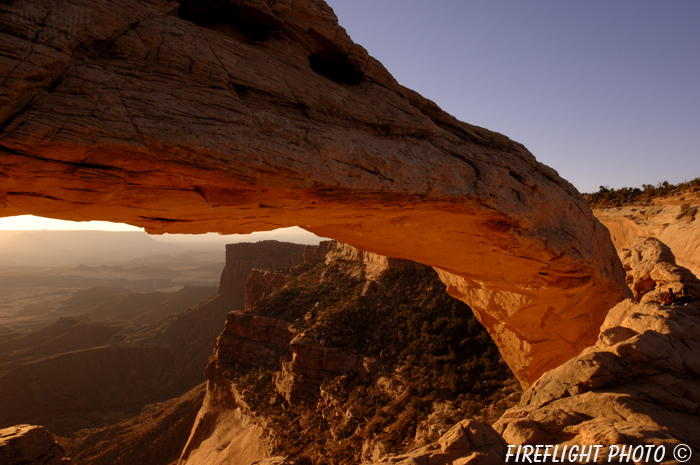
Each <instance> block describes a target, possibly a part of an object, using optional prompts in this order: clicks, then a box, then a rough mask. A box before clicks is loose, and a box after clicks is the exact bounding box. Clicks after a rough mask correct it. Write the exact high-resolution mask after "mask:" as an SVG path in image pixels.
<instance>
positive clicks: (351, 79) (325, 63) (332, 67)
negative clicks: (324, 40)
mask: <svg viewBox="0 0 700 465" xmlns="http://www.w3.org/2000/svg"><path fill="white" fill-rule="evenodd" d="M309 64H310V65H311V69H312V70H314V71H315V72H317V73H318V74H320V75H321V76H324V77H326V78H328V79H330V80H331V81H333V82H337V83H338V84H349V85H353V84H358V83H359V82H360V81H362V78H363V77H364V76H365V74H364V73H363V72H362V71H360V70H358V69H357V68H355V67H354V66H352V65H351V64H349V63H348V61H347V56H346V55H339V54H324V55H323V56H322V55H319V54H316V53H313V54H311V55H309Z"/></svg>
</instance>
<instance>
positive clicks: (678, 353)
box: [495, 238, 700, 463]
mask: <svg viewBox="0 0 700 465" xmlns="http://www.w3.org/2000/svg"><path fill="white" fill-rule="evenodd" d="M621 255H622V256H623V257H624V261H625V264H626V266H627V268H628V269H629V270H628V273H629V274H628V276H631V277H633V279H632V280H631V282H632V283H633V285H634V288H635V291H636V292H637V293H639V292H642V291H644V290H647V289H649V288H653V287H655V286H651V285H649V286H645V285H643V283H646V282H647V280H651V281H652V282H654V284H655V285H656V284H657V280H658V278H657V277H656V276H655V273H658V270H659V269H661V270H663V273H664V279H665V281H664V283H663V286H664V287H667V286H668V285H669V284H668V283H681V282H684V281H685V280H686V279H689V276H690V279H691V282H695V283H696V282H697V279H696V278H695V277H694V276H693V275H692V274H691V273H689V272H688V271H687V270H686V269H684V268H681V267H678V266H675V265H672V264H671V262H672V261H673V255H672V254H671V253H670V251H669V249H668V247H666V246H664V245H663V244H662V243H660V242H659V241H658V240H656V239H651V238H640V239H637V240H636V241H635V242H634V243H633V244H632V246H630V248H628V249H624V250H623V251H622V253H621ZM650 270H651V272H650ZM655 270H656V271H655ZM645 276H647V278H645ZM649 276H651V277H649ZM640 283H642V284H640ZM654 295H655V293H654V291H653V290H651V291H649V292H648V293H646V294H643V296H642V299H641V300H642V303H636V302H634V301H632V300H626V301H623V302H620V303H619V304H618V305H617V306H615V307H614V308H613V309H612V310H611V311H610V313H609V314H608V316H607V318H606V320H605V322H604V324H603V326H602V327H601V331H600V334H599V336H598V341H597V342H596V344H595V345H593V346H591V347H589V348H587V349H585V350H584V351H583V352H582V353H581V354H579V355H578V356H576V357H574V358H572V359H571V360H569V361H567V362H566V363H564V364H563V365H561V366H560V367H557V368H555V369H553V370H550V371H548V372H546V373H545V374H544V375H543V376H542V377H541V378H540V379H539V380H538V381H537V382H536V383H534V384H533V385H532V386H531V387H530V389H529V390H528V391H526V392H525V393H524V394H523V396H522V399H521V403H520V406H518V407H514V408H512V409H511V410H509V411H507V412H506V413H505V414H504V415H503V417H502V418H501V419H500V420H499V421H498V423H497V424H496V425H495V428H496V430H497V431H498V432H499V433H501V434H502V435H503V438H504V439H505V440H506V442H507V443H509V444H516V445H524V444H525V445H533V444H560V445H568V446H572V445H579V446H582V445H586V446H590V445H596V444H597V445H602V446H604V448H603V449H602V451H601V452H600V456H601V457H607V456H608V448H609V447H610V446H612V445H617V446H618V447H619V446H621V445H625V446H630V445H631V446H635V447H638V446H654V447H657V446H662V445H663V446H664V447H665V453H666V455H665V457H666V460H664V461H663V463H677V462H673V461H672V455H671V454H672V451H673V449H674V448H675V447H676V446H678V445H679V444H681V443H682V444H687V445H689V446H691V447H692V450H693V455H694V456H695V459H694V460H695V461H697V457H698V454H699V453H700V440H699V439H698V435H697V434H696V432H697V431H700V419H699V418H698V412H699V411H700V357H699V356H698V354H700V302H698V301H695V302H693V303H690V304H687V305H685V306H678V307H662V306H660V305H658V301H656V302H655V301H654V300H655V299H653V298H650V297H652V296H654ZM656 295H658V293H657V294H656ZM655 463H656V462H655Z"/></svg>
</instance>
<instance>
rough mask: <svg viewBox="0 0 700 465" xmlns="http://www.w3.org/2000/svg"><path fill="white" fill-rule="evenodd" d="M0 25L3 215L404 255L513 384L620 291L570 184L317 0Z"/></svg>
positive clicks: (73, 8)
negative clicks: (484, 332) (263, 235)
mask: <svg viewBox="0 0 700 465" xmlns="http://www.w3.org/2000/svg"><path fill="white" fill-rule="evenodd" d="M0 27H1V28H2V30H3V32H4V33H3V35H2V37H0V82H2V91H1V92H0V166H2V169H1V170H0V216H12V215H22V214H35V215H40V216H46V217H53V218H61V219H66V220H77V221H84V220H106V221H117V222H125V223H129V224H132V225H137V226H143V227H145V228H146V230H147V231H148V232H151V233H165V232H171V233H205V232H220V233H249V232H252V231H261V230H271V229H274V228H279V227H283V226H292V225H298V226H301V227H303V228H304V229H306V230H308V231H311V232H313V233H315V234H317V235H320V236H324V237H332V238H334V239H338V240H341V241H343V242H346V243H349V244H351V245H353V246H355V247H357V248H359V249H362V250H366V251H371V252H375V253H378V254H381V255H387V256H390V257H395V258H402V259H411V260H414V261H418V262H420V263H424V264H427V265H430V266H433V267H435V268H436V269H437V270H438V272H439V274H440V276H441V278H442V279H443V281H444V282H445V283H446V284H447V285H448V289H449V292H450V294H451V295H453V296H454V297H456V298H459V299H462V300H463V301H464V302H466V303H467V304H469V305H470V307H472V309H473V310H474V312H475V313H476V314H477V316H478V318H479V319H480V321H481V322H482V323H483V324H484V326H485V327H486V328H487V329H488V331H489V332H490V334H491V335H492V336H493V338H494V340H495V341H496V343H497V344H498V345H499V347H500V350H501V352H502V354H503V357H504V359H505V360H506V361H507V362H508V364H509V365H510V366H511V368H512V369H513V371H514V373H515V374H516V376H517V377H518V378H519V379H520V380H521V382H522V383H523V385H525V386H527V385H529V384H530V383H531V382H533V381H534V380H536V379H537V378H538V377H539V376H540V375H541V374H542V373H543V372H544V371H546V370H547V369H550V368H553V367H555V366H558V365H559V364H561V363H563V362H564V361H566V360H568V359H569V358H570V357H572V356H573V355H575V354H577V353H579V352H580V351H581V350H582V349H583V348H584V347H586V346H587V345H590V344H591V343H593V342H594V341H595V338H596V335H597V333H598V328H599V327H600V324H601V323H602V322H603V319H604V318H605V314H606V313H607V310H608V309H609V308H611V307H612V306H613V305H614V304H615V303H617V302H618V301H620V300H621V299H623V298H624V297H626V296H628V295H629V291H628V289H627V287H626V286H625V283H624V272H623V271H622V268H621V266H620V263H619V259H618V258H617V255H616V253H615V250H614V249H613V246H612V243H611V241H610V238H609V235H608V232H607V230H605V228H603V227H602V226H601V225H600V223H599V222H598V221H597V220H596V219H595V218H594V217H593V215H592V213H591V211H590V209H589V208H588V207H587V206H586V204H585V203H584V201H583V199H582V197H581V196H580V194H579V193H578V192H577V191H576V189H575V188H574V187H573V186H572V185H571V184H569V183H568V182H566V181H565V180H563V179H562V178H560V177H559V176H558V174H557V173H556V172H555V171H554V170H553V169H551V168H549V167H547V166H545V165H543V164H541V163H538V162H537V161H536V159H535V157H534V156H533V155H532V154H531V153H530V152H529V151H528V150H527V149H526V148H525V147H523V146H522V145H521V144H519V143H517V142H514V141H512V140H510V139H508V138H507V137H505V136H503V135H501V134H498V133H495V132H492V131H489V130H486V129H483V128H480V127H477V126H473V125H470V124H466V123H462V122H460V121H458V120H456V119H455V118H453V117H452V116H450V115H448V114H446V113H445V112H443V111H442V110H441V109H440V108H438V106H437V105H435V104H434V103H433V102H431V101H429V100H427V99H425V98H423V97H421V96H420V95H418V94H417V93H415V92H413V91H411V90H409V89H406V88H404V87H402V86H400V85H399V84H398V83H397V82H396V81H395V80H394V78H393V77H392V76H391V75H390V74H389V72H388V71H387V70H386V69H385V68H384V67H383V66H382V65H381V64H380V63H379V62H378V61H376V60H375V59H373V58H372V57H371V56H370V55H369V54H368V53H367V51H366V50H365V49H364V48H362V47H361V46H359V45H357V44H355V43H353V42H352V40H351V39H350V37H349V36H348V35H347V33H346V32H345V30H344V29H343V28H342V27H340V26H339V24H338V21H337V18H336V17H335V15H334V13H333V11H332V10H331V8H329V7H328V6H327V5H326V4H325V3H324V2H323V1H322V0H299V1H290V0H284V1H272V0H222V1H211V2H191V1H185V0H183V1H182V2H180V3H177V2H171V1H167V0H149V1H145V0H143V1H142V0H124V1H120V2H118V3H115V2H109V1H106V0H70V1H69V0H56V1H54V2H52V3H51V7H50V8H49V7H48V6H44V5H43V4H42V3H36V2H33V1H31V0H17V1H14V2H12V4H9V5H7V6H6V7H4V8H3V9H2V11H0Z"/></svg>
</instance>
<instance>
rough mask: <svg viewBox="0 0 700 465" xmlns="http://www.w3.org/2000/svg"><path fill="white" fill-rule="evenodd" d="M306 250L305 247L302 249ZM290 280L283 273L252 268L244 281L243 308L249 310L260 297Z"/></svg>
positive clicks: (288, 276) (289, 277) (265, 295)
mask: <svg viewBox="0 0 700 465" xmlns="http://www.w3.org/2000/svg"><path fill="white" fill-rule="evenodd" d="M304 252H306V249H304ZM291 280H292V277H291V276H290V275H288V274H285V273H278V272H275V271H266V270H252V271H251V272H250V275H249V276H248V280H247V281H246V282H245V310H250V309H251V308H253V306H255V304H256V303H258V302H259V301H260V300H261V299H264V298H265V297H267V296H269V295H270V294H272V293H273V292H274V291H276V290H277V289H280V288H282V287H284V285H285V284H288V283H289V282H290V281H291Z"/></svg>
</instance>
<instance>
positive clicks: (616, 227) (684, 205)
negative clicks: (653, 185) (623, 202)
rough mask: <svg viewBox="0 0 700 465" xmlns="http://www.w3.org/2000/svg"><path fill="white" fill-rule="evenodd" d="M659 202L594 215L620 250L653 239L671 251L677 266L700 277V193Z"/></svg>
mask: <svg viewBox="0 0 700 465" xmlns="http://www.w3.org/2000/svg"><path fill="white" fill-rule="evenodd" d="M659 202H660V204H659V205H638V206H626V207H617V208H604V209H595V210H593V213H594V214H595V216H596V218H598V219H599V220H600V221H601V222H602V223H603V225H605V227H606V228H608V230H609V231H610V237H611V239H612V240H613V243H614V244H615V247H616V248H617V249H618V250H622V249H624V248H626V247H629V246H630V245H631V244H632V242H634V241H635V240H636V239H637V238H638V237H654V238H657V239H659V240H660V241H662V242H663V243H664V244H665V245H666V246H668V248H669V249H671V252H672V253H673V255H674V257H675V258H676V262H677V265H679V266H683V267H686V268H688V269H689V270H690V271H692V272H693V274H695V276H700V215H697V211H698V208H700V194H699V193H698V191H694V192H690V193H687V194H684V195H682V196H681V197H680V198H679V197H672V198H669V199H661V200H660V201H659Z"/></svg>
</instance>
